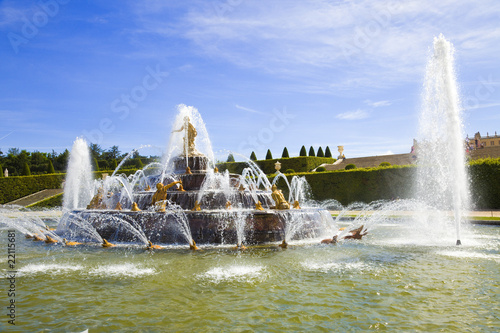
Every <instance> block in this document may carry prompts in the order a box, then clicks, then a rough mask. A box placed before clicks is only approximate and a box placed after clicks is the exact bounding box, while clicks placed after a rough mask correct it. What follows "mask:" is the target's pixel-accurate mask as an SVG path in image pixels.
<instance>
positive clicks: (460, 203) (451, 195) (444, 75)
mask: <svg viewBox="0 0 500 333" xmlns="http://www.w3.org/2000/svg"><path fill="white" fill-rule="evenodd" d="M453 52H454V49H453V46H452V44H451V43H450V42H449V41H447V40H446V39H445V38H444V37H443V35H440V36H439V37H436V38H434V52H433V55H432V56H431V58H430V60H429V62H428V64H427V70H426V76H425V81H424V92H423V105H422V112H421V115H420V119H419V137H420V140H419V141H418V146H417V149H416V152H417V158H418V160H417V161H418V164H419V168H418V175H417V184H416V185H417V186H416V192H417V195H416V197H417V198H418V200H419V201H421V202H422V203H423V205H422V207H425V209H423V210H421V211H420V212H419V213H418V214H417V217H416V218H417V219H418V220H419V221H420V222H421V224H422V225H426V226H427V227H429V228H433V229H435V228H436V224H435V223H433V221H435V220H436V219H440V220H444V221H448V222H450V223H454V224H455V230H456V239H457V245H460V243H461V242H460V224H461V221H462V220H463V219H464V212H465V211H466V210H467V209H468V207H469V205H468V203H469V198H468V193H469V191H468V181H467V173H466V169H465V165H466V163H465V162H466V161H465V148H464V137H465V135H464V134H463V130H462V127H463V126H462V121H461V108H460V99H459V94H458V88H457V82H456V75H455V71H454V58H453ZM447 211H453V220H452V221H450V219H449V217H448V216H447V214H446V212H447ZM450 223H448V224H450ZM445 224H446V223H445ZM449 230H450V228H448V227H446V228H444V229H443V230H439V232H442V233H448V231H449Z"/></svg>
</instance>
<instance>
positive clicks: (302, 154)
mask: <svg viewBox="0 0 500 333" xmlns="http://www.w3.org/2000/svg"><path fill="white" fill-rule="evenodd" d="M299 156H307V152H306V147H305V146H302V148H300V153H299Z"/></svg>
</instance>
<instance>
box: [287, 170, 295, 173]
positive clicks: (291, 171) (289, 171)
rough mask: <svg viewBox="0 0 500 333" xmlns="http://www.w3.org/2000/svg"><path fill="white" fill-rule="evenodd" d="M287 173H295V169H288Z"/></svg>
mask: <svg viewBox="0 0 500 333" xmlns="http://www.w3.org/2000/svg"><path fill="white" fill-rule="evenodd" d="M285 173H295V170H293V169H286V171H285Z"/></svg>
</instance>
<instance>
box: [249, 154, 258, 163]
mask: <svg viewBox="0 0 500 333" xmlns="http://www.w3.org/2000/svg"><path fill="white" fill-rule="evenodd" d="M250 159H251V160H252V161H257V156H256V155H255V152H252V154H250Z"/></svg>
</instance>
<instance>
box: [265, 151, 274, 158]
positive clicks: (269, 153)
mask: <svg viewBox="0 0 500 333" xmlns="http://www.w3.org/2000/svg"><path fill="white" fill-rule="evenodd" d="M272 159H273V154H271V149H268V150H267V154H266V160H272Z"/></svg>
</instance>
